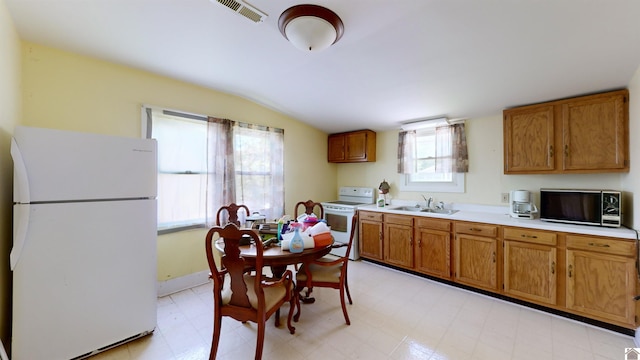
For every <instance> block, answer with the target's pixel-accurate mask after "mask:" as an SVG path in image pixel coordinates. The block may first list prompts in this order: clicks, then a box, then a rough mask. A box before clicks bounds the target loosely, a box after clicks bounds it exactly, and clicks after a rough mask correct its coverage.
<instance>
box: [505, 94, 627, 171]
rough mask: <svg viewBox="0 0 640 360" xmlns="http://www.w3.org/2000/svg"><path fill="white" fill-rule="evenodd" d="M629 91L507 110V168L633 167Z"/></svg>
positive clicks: (583, 169) (513, 169)
mask: <svg viewBox="0 0 640 360" xmlns="http://www.w3.org/2000/svg"><path fill="white" fill-rule="evenodd" d="M628 99H629V92H628V90H618V91H612V92H607V93H602V94H596V95H589V96H582V97H577V98H571V99H565V100H557V101H552V102H548V103H543V104H536V105H528V106H522V107H518V108H512V109H507V110H504V128H503V130H504V173H505V174H545V173H556V174H557V173H597V172H628V171H629V102H628Z"/></svg>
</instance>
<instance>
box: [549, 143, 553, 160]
mask: <svg viewBox="0 0 640 360" xmlns="http://www.w3.org/2000/svg"><path fill="white" fill-rule="evenodd" d="M549 157H550V158H552V157H553V145H549Z"/></svg>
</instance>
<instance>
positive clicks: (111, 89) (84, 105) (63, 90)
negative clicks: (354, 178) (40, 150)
mask: <svg viewBox="0 0 640 360" xmlns="http://www.w3.org/2000/svg"><path fill="white" fill-rule="evenodd" d="M22 51H23V59H22V62H23V64H22V65H23V98H24V102H23V111H24V116H23V121H22V124H23V125H28V126H37V127H47V128H57V129H67V130H74V131H86V132H96V133H104V134H113V135H124V136H140V124H141V119H140V117H141V111H140V109H141V105H142V104H149V105H155V106H160V107H166V108H170V109H176V110H182V111H186V112H191V113H198V114H203V115H212V116H217V117H223V118H229V119H233V120H237V121H244V122H249V123H255V124H262V125H268V126H276V127H279V128H283V129H284V131H285V132H284V133H285V207H286V211H287V213H291V212H293V205H294V204H295V203H296V202H298V201H300V200H308V199H314V200H317V201H324V200H330V199H332V198H333V197H334V196H335V193H336V181H335V179H336V167H335V165H332V164H328V163H327V162H326V160H325V155H324V154H326V148H327V145H326V143H327V140H326V134H325V133H323V132H322V131H320V130H318V129H315V128H313V127H311V126H309V125H307V124H304V123H302V122H300V121H297V120H296V119H293V118H290V117H287V116H284V115H282V114H280V113H277V112H275V111H272V110H269V109H267V108H265V107H263V106H260V105H257V104H255V103H253V102H250V101H247V100H245V99H242V98H240V97H237V96H232V95H227V94H224V93H221V92H216V91H212V90H208V89H205V88H202V87H198V86H195V85H190V84H187V83H183V82H180V81H176V80H172V79H168V78H165V77H161V76H157V75H154V74H150V73H147V72H143V71H139V70H136V69H132V68H128V67H124V66H120V65H116V64H113V63H108V62H103V61H98V60H95V59H92V58H88V57H84V56H80V55H77V54H73V53H69V52H65V51H61V50H58V49H53V48H47V47H44V46H40V45H37V44H32V43H23V48H22ZM314 158H315V159H317V161H313V159H314ZM203 239H204V231H186V232H182V233H178V234H171V235H163V236H159V238H158V280H160V281H163V280H168V279H172V278H176V277H181V276H184V275H188V274H191V273H194V272H197V271H203V270H206V269H207V265H206V261H205V257H204V251H203V250H204V243H203Z"/></svg>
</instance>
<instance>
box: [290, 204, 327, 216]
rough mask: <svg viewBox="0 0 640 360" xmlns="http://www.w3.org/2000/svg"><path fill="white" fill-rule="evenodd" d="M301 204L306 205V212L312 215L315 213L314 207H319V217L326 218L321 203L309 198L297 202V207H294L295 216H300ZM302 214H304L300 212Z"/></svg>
mask: <svg viewBox="0 0 640 360" xmlns="http://www.w3.org/2000/svg"><path fill="white" fill-rule="evenodd" d="M300 205H303V206H304V214H307V215H311V214H313V213H314V212H313V210H314V208H316V207H317V208H318V209H319V210H320V214H317V215H319V219H322V218H324V208H323V207H322V204H321V203H318V202H314V201H313V200H307V201H300V202H298V203H297V204H296V207H295V208H294V209H293V217H294V218H296V219H297V218H298V208H299V207H300ZM300 215H302V214H300Z"/></svg>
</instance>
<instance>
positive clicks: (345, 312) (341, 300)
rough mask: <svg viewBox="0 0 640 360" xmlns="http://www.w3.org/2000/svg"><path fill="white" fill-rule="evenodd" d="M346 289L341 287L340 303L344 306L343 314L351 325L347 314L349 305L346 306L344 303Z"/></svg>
mask: <svg viewBox="0 0 640 360" xmlns="http://www.w3.org/2000/svg"><path fill="white" fill-rule="evenodd" d="M344 288H345V287H344V286H340V303H341V304H342V314H344V320H345V321H346V322H347V325H351V321H350V320H349V314H347V304H345V302H344Z"/></svg>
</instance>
